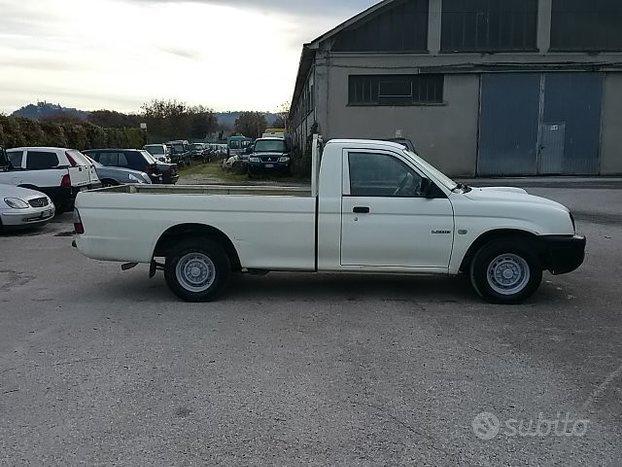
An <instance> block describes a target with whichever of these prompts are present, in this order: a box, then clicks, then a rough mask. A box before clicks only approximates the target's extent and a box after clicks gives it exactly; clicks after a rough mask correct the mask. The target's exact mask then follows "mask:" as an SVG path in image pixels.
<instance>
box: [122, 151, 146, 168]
mask: <svg viewBox="0 0 622 467" xmlns="http://www.w3.org/2000/svg"><path fill="white" fill-rule="evenodd" d="M146 165H147V163H146V162H145V158H144V157H143V155H142V154H140V153H139V152H134V151H132V152H129V151H128V152H126V153H125V166H126V167H128V168H130V169H134V170H144V168H145V167H146Z"/></svg>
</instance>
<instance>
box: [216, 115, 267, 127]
mask: <svg viewBox="0 0 622 467" xmlns="http://www.w3.org/2000/svg"><path fill="white" fill-rule="evenodd" d="M241 113H242V112H214V115H215V116H216V118H217V119H218V123H220V124H221V125H222V126H224V127H228V128H233V126H234V125H235V121H236V120H237V118H238V117H239V116H240V114H241ZM264 113H265V115H266V119H267V120H268V126H271V125H272V124H273V123H274V121H275V120H276V119H277V118H278V115H277V114H274V113H271V112H264Z"/></svg>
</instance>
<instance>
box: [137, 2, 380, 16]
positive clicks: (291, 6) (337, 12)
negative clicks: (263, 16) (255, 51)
mask: <svg viewBox="0 0 622 467" xmlns="http://www.w3.org/2000/svg"><path fill="white" fill-rule="evenodd" d="M131 1H133V2H140V3H152V4H156V3H179V4H181V3H203V4H208V5H221V6H229V7H233V8H252V9H256V10H261V11H264V12H275V13H284V14H295V15H308V14H312V15H313V16H324V17H331V16H342V15H343V14H344V13H352V14H356V13H357V12H359V11H361V10H363V9H365V8H367V7H369V6H371V5H373V4H374V3H377V0H376V1H375V0H339V1H335V0H131Z"/></svg>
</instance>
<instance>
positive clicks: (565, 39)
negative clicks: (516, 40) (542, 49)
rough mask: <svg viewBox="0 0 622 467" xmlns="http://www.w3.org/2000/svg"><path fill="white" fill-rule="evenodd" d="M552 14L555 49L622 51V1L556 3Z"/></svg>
mask: <svg viewBox="0 0 622 467" xmlns="http://www.w3.org/2000/svg"><path fill="white" fill-rule="evenodd" d="M551 13H552V18H551V49H552V50H558V51H573V50H574V51H586V52H589V51H595V52H599V51H619V50H622V2H621V1H620V0H590V1H585V0H554V1H553V9H552V12H551Z"/></svg>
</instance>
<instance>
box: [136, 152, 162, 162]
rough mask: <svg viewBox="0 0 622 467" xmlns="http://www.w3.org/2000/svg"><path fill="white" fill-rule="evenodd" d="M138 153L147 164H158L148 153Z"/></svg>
mask: <svg viewBox="0 0 622 467" xmlns="http://www.w3.org/2000/svg"><path fill="white" fill-rule="evenodd" d="M140 152H141V154H142V155H143V156H145V160H146V161H147V162H149V163H150V164H157V163H158V161H156V160H155V158H154V157H153V156H152V155H151V154H149V152H147V151H140Z"/></svg>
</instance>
